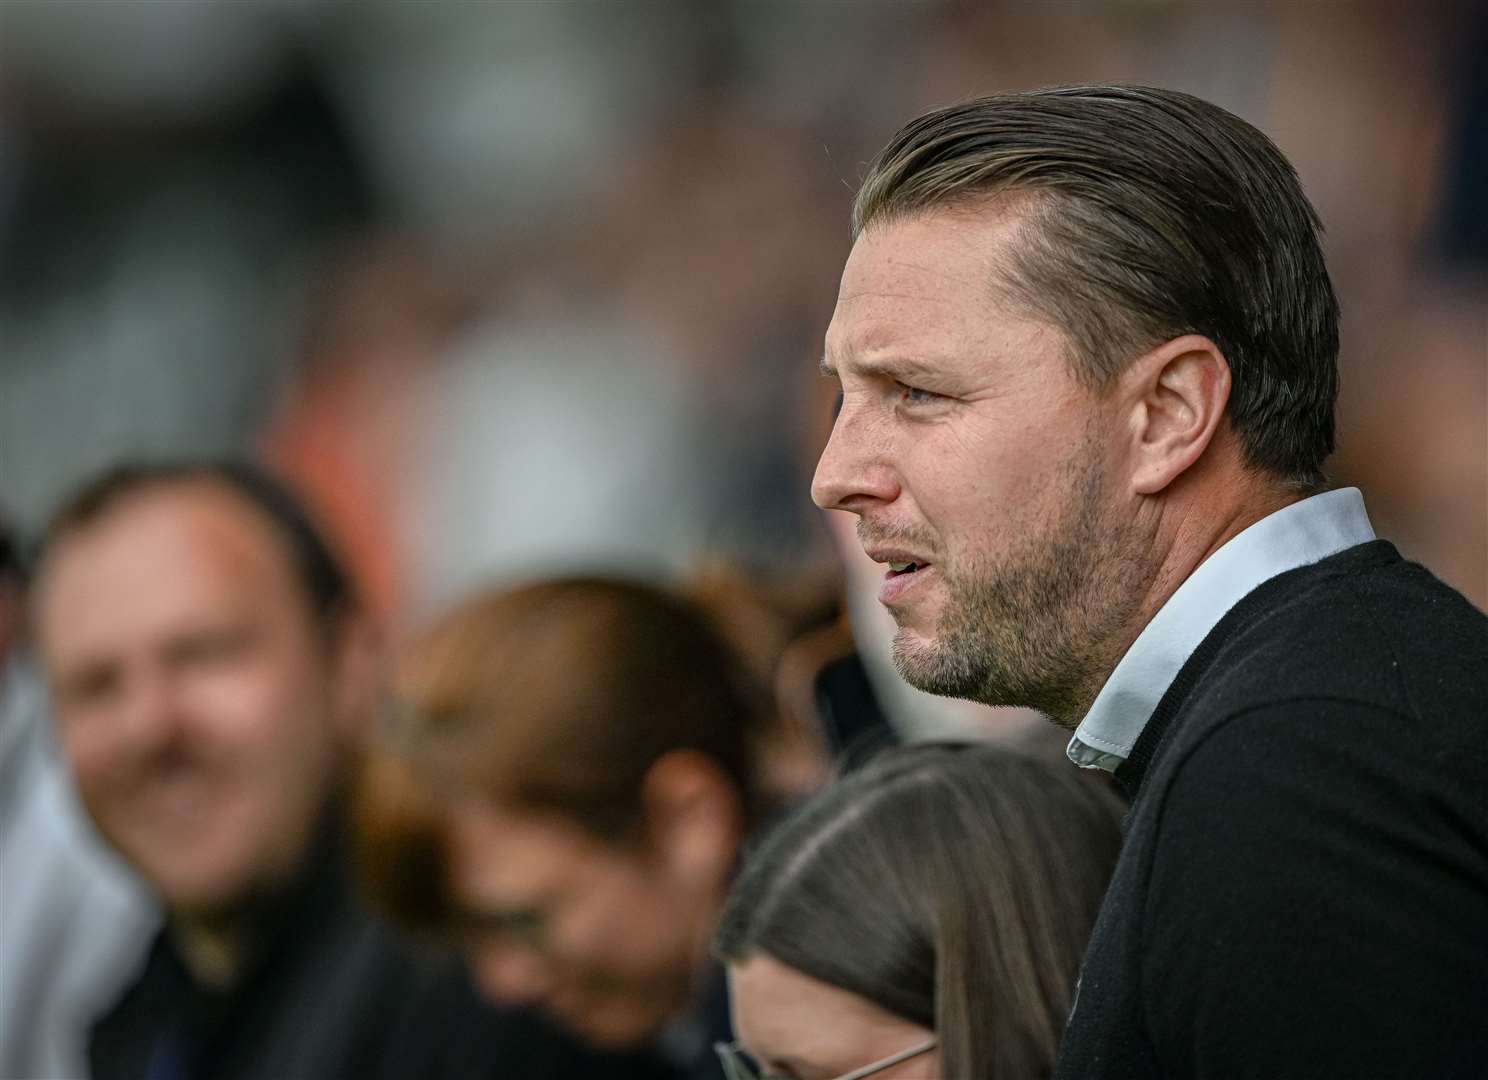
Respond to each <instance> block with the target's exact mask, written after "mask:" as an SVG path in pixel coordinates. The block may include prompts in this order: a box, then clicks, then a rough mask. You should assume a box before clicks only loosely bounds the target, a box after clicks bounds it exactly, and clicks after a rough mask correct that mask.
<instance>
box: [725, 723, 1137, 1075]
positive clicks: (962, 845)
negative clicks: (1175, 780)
mask: <svg viewBox="0 0 1488 1080" xmlns="http://www.w3.org/2000/svg"><path fill="white" fill-rule="evenodd" d="M1121 813H1122V805H1121V802H1120V800H1119V799H1118V798H1117V797H1116V795H1115V794H1114V793H1113V792H1112V791H1111V790H1110V789H1109V787H1107V786H1105V785H1104V784H1101V783H1100V782H1098V781H1095V780H1092V778H1091V777H1089V776H1085V775H1081V774H1079V773H1077V772H1075V771H1074V770H1071V769H1068V768H1066V767H1060V766H1057V765H1052V764H1049V763H1045V762H1042V761H1039V760H1036V759H1033V758H1028V757H1023V756H1020V755H1018V754H1016V753H1014V752H1012V751H1009V750H1006V749H1002V748H999V747H996V746H994V745H989V744H979V745H965V744H945V743H929V744H921V745H917V746H911V747H906V748H903V749H900V750H895V751H890V752H888V753H886V754H884V755H882V756H881V757H880V758H878V759H876V760H875V761H874V762H872V763H871V764H870V765H869V766H868V767H866V768H865V769H863V770H861V771H859V772H856V773H853V774H850V775H849V776H848V777H847V778H846V779H844V780H842V781H840V782H839V783H837V784H836V785H834V786H833V787H831V788H829V789H827V790H826V791H825V792H823V793H822V794H821V795H818V796H817V797H816V798H815V799H813V800H812V801H811V802H809V803H807V804H806V805H804V806H803V807H802V808H801V809H800V810H798V811H797V812H796V813H795V814H794V815H793V816H792V817H791V818H790V819H788V820H787V821H786V822H785V823H784V824H783V825H781V826H780V827H779V828H778V829H777V830H776V831H774V832H773V833H771V834H770V835H769V836H768V837H767V839H766V841H765V843H764V844H763V845H762V846H761V847H760V849H759V850H758V851H757V852H755V853H752V854H751V855H750V856H749V857H748V858H747V860H746V862H745V865H744V869H743V870H742V872H741V873H740V875H739V878H738V880H737V881H736V882H735V883H734V887H733V890H732V891H731V893H730V894H729V898H728V902H727V904H726V906H725V909H724V913H723V916H722V919H721V922H720V926H719V931H718V935H717V940H716V943H715V950H716V952H717V953H718V955H719V956H721V957H722V958H723V959H724V960H725V961H726V962H727V963H728V966H729V982H730V988H731V991H732V997H733V1008H734V1016H735V1028H736V1031H737V1034H738V1037H739V1041H740V1043H741V1044H742V1045H743V1046H744V1047H745V1048H746V1049H747V1050H748V1051H749V1053H750V1054H751V1055H752V1056H753V1057H754V1058H755V1060H756V1061H757V1062H758V1063H759V1064H760V1066H761V1067H762V1068H763V1069H764V1070H765V1071H767V1072H769V1073H771V1074H774V1073H779V1074H781V1075H784V1076H787V1077H791V1078H794V1080H829V1078H832V1077H837V1076H841V1075H844V1074H847V1073H849V1072H851V1071H853V1070H855V1069H860V1068H863V1067H866V1066H868V1065H870V1064H872V1063H873V1062H875V1061H878V1060H881V1059H886V1058H889V1057H892V1056H893V1055H895V1054H896V1053H899V1052H903V1051H906V1050H911V1049H913V1048H915V1047H917V1046H923V1045H924V1044H925V1043H926V1042H928V1041H929V1040H931V1039H934V1040H935V1041H936V1047H935V1049H934V1051H933V1052H931V1053H930V1054H925V1055H920V1056H916V1057H913V1058H910V1059H908V1060H906V1061H905V1062H904V1063H903V1064H902V1065H896V1066H893V1067H891V1068H889V1069H885V1070H884V1071H883V1072H882V1073H881V1074H878V1073H875V1074H874V1075H875V1076H878V1075H882V1076H883V1077H884V1080H890V1078H891V1077H893V1078H898V1077H905V1078H908V1077H916V1078H922V1077H929V1076H936V1077H940V1076H944V1077H958V1078H965V1080H996V1078H1023V1077H1032V1076H1045V1075H1048V1073H1049V1070H1050V1068H1051V1066H1052V1064H1053V1060H1054V1054H1055V1051H1056V1049H1057V1046H1058V1042H1059V1036H1060V1032H1061V1030H1062V1027H1063V1024H1064V1019H1065V1017H1066V1016H1067V1015H1068V1012H1069V1008H1070V1005H1071V1002H1072V998H1073V987H1074V982H1075V975H1076V970H1077V968H1078V966H1079V960H1080V956H1081V953H1082V952H1083V950H1084V947H1085V942H1086V939H1087V937H1088V936H1089V933H1090V929H1091V926H1092V925H1093V923H1094V920H1095V914H1096V911H1097V909H1098V908H1099V906H1100V901H1101V896H1102V894H1103V893H1104V891H1105V887H1106V883H1107V880H1108V879H1109V877H1110V873H1111V870H1112V868H1113V867H1114V865H1115V862H1116V856H1117V853H1118V851H1119V849H1120V846H1121V830H1120V821H1121ZM932 1054H933V1055H934V1056H932Z"/></svg>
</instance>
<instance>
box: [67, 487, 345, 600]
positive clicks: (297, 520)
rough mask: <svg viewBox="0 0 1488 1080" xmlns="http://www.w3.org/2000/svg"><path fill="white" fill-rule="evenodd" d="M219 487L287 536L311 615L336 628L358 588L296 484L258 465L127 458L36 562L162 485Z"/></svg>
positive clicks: (71, 508) (85, 495) (71, 502)
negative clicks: (292, 488) (288, 485)
mask: <svg viewBox="0 0 1488 1080" xmlns="http://www.w3.org/2000/svg"><path fill="white" fill-rule="evenodd" d="M197 483H205V484H209V485H215V486H217V487H219V488H221V489H223V490H225V491H227V492H228V493H230V494H232V495H234V496H236V497H237V498H239V499H242V500H243V502H244V503H246V504H247V505H248V506H249V507H251V508H252V509H253V510H254V511H255V512H256V513H258V514H260V515H261V516H262V517H263V519H264V520H265V521H267V522H268V523H269V525H270V526H271V527H272V528H273V530H274V532H276V533H277V534H278V535H279V536H280V538H281V539H282V540H283V542H284V547H285V551H286V553H287V555H288V558H289V561H290V566H291V569H292V570H293V572H294V575H295V578H296V580H298V582H299V584H300V586H301V589H302V590H303V593H304V597H305V600H306V604H307V606H308V608H309V610H310V613H311V614H312V615H313V616H314V617H315V619H316V621H317V622H318V623H319V624H320V625H321V627H322V629H329V628H332V627H333V626H335V625H337V624H338V623H339V619H340V617H341V616H343V615H347V614H349V613H350V612H351V611H353V610H354V609H355V607H356V605H357V596H356V590H355V588H354V586H353V584H352V580H351V577H350V575H349V574H348V573H347V572H346V569H345V568H344V567H343V566H342V564H341V562H340V560H339V559H338V558H337V556H336V554H335V552H334V551H333V550H332V549H331V546H330V544H329V543H327V542H326V539H325V537H324V536H323V535H322V534H321V532H320V531H319V529H317V528H316V525H315V523H314V521H313V520H312V519H311V517H310V514H309V512H308V511H307V510H306V509H305V507H304V505H303V504H302V503H301V502H300V501H299V500H298V499H297V498H296V497H295V496H294V495H293V494H291V493H290V491H289V489H288V488H286V487H285V486H284V485H283V484H281V483H280V482H279V481H278V480H276V479H275V478H274V477H273V476H271V475H270V474H269V473H267V472H265V471H264V470H263V469H261V468H259V467H258V466H256V465H252V464H249V463H248V462H245V461H239V460H235V459H228V460H220V461H148V462H139V461H135V462H125V463H123V464H119V465H115V466H113V467H111V468H109V469H108V470H106V471H105V472H102V473H100V474H98V475H97V476H95V477H94V478H93V479H91V480H89V481H87V482H85V483H84V484H83V486H82V487H80V488H79V489H78V490H77V491H76V492H74V493H73V494H72V495H71V496H70V497H69V498H68V499H67V500H66V501H64V502H63V503H62V505H61V506H60V507H59V508H58V509H57V511H56V512H55V513H54V514H53V515H52V518H51V521H50V522H49V523H48V524H47V527H46V531H45V532H44V533H43V534H42V541H41V548H40V551H39V553H38V555H37V565H38V566H42V565H44V564H45V562H46V559H47V557H48V555H49V554H50V553H52V552H53V551H55V549H56V548H57V547H58V545H60V544H61V543H62V542H63V541H64V540H66V539H67V538H68V537H70V536H72V535H73V534H75V533H79V532H82V531H83V530H85V529H87V528H89V527H91V526H92V525H94V524H96V523H98V522H100V521H102V520H103V519H104V518H105V517H107V516H108V515H109V513H111V512H112V511H113V510H115V509H118V508H119V507H122V506H123V505H125V504H126V503H128V502H130V501H132V500H133V499H135V498H137V497H139V496H143V495H146V494H149V493H152V492H155V491H161V490H165V489H170V488H177V487H181V486H184V485H188V484H197Z"/></svg>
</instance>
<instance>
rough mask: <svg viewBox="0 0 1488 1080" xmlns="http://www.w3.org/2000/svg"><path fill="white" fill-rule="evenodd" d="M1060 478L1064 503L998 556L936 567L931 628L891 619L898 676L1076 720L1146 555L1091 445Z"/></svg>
mask: <svg viewBox="0 0 1488 1080" xmlns="http://www.w3.org/2000/svg"><path fill="white" fill-rule="evenodd" d="M1065 478H1066V483H1065V491H1066V501H1065V504H1064V505H1063V506H1062V507H1061V508H1060V512H1059V516H1058V517H1057V518H1056V519H1055V520H1054V521H1053V522H1052V523H1051V524H1050V525H1049V526H1048V527H1047V528H1045V529H1043V530H1041V531H1040V532H1038V533H1037V534H1034V533H1033V532H1031V531H1029V532H1024V533H1023V534H1022V535H1020V536H1019V537H1018V538H1017V541H1016V542H1015V544H1014V546H1013V547H1012V548H1011V549H1010V550H1008V551H1006V552H1005V553H1003V554H1001V555H998V556H995V557H993V556H981V557H978V558H975V559H972V560H969V561H968V562H967V564H966V565H965V566H951V565H944V564H942V565H940V566H938V567H937V571H938V573H939V574H940V577H941V581H942V582H943V584H944V587H945V590H946V594H947V595H946V603H945V607H944V610H943V611H942V613H941V616H940V619H939V622H938V625H937V626H936V627H935V633H934V636H933V638H929V639H926V638H923V637H921V636H919V635H917V634H914V633H913V632H911V631H909V630H906V629H904V628H902V627H901V628H900V630H899V632H898V633H897V634H896V635H895V637H894V646H893V655H894V665H895V667H896V668H898V670H899V674H900V675H901V676H903V678H904V679H905V681H906V682H908V683H909V684H910V685H912V686H915V687H918V688H919V689H921V690H924V691H927V692H929V693H932V694H939V695H943V696H946V697H959V698H969V699H971V700H973V701H979V702H981V703H983V704H985V705H1014V706H1025V707H1029V708H1033V709H1037V710H1039V711H1040V712H1042V713H1044V714H1046V715H1047V716H1048V717H1049V718H1050V719H1052V720H1053V721H1054V722H1055V723H1057V724H1059V725H1060V726H1062V727H1067V728H1071V729H1073V728H1074V727H1075V726H1076V725H1077V724H1078V723H1079V720H1080V718H1081V716H1082V715H1083V714H1084V712H1085V710H1086V709H1088V707H1089V705H1090V702H1091V701H1092V700H1093V699H1094V697H1095V694H1096V693H1097V692H1098V691H1099V689H1100V687H1101V685H1102V684H1103V683H1104V682H1105V680H1106V678H1107V677H1108V676H1109V674H1110V671H1111V668H1112V666H1114V664H1115V662H1116V660H1117V659H1118V658H1119V653H1120V651H1121V650H1122V649H1123V648H1124V647H1125V645H1126V643H1127V639H1128V637H1129V627H1130V624H1131V622H1132V620H1133V618H1134V617H1135V614H1136V611H1137V608H1138V607H1139V605H1140V603H1141V597H1142V595H1143V593H1144V588H1145V584H1146V582H1147V580H1148V578H1149V576H1150V575H1149V568H1150V564H1151V561H1152V558H1153V554H1152V544H1151V538H1150V537H1145V536H1143V535H1141V534H1139V533H1138V531H1137V530H1136V529H1135V528H1134V527H1133V526H1132V525H1130V524H1129V523H1124V522H1119V521H1117V520H1115V515H1114V514H1112V513H1110V512H1109V510H1108V509H1107V507H1108V502H1107V499H1106V492H1105V487H1106V485H1105V483H1104V481H1103V479H1102V474H1101V467H1100V461H1099V459H1098V458H1097V457H1096V455H1095V454H1094V452H1093V447H1091V446H1087V447H1085V448H1082V451H1081V452H1080V453H1079V454H1077V455H1076V457H1075V458H1073V459H1072V460H1071V461H1070V463H1069V464H1068V466H1067V468H1066V470H1065Z"/></svg>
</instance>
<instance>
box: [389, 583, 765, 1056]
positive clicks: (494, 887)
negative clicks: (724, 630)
mask: <svg viewBox="0 0 1488 1080" xmlns="http://www.w3.org/2000/svg"><path fill="white" fill-rule="evenodd" d="M400 691H401V694H402V696H403V699H404V701H405V704H406V712H407V715H406V717H405V723H406V725H407V727H406V730H403V731H400V732H397V733H395V737H394V739H393V745H392V746H391V748H390V752H389V755H388V756H386V757H385V758H383V759H380V761H379V763H378V766H377V768H378V769H379V770H380V775H379V774H378V773H373V774H372V775H371V777H370V779H369V786H368V791H367V795H366V798H365V799H364V800H363V805H364V818H363V821H364V824H363V828H362V834H363V837H364V841H365V844H364V846H365V848H366V850H367V851H368V852H369V854H368V856H367V858H366V860H365V862H366V863H367V864H368V866H369V869H370V873H371V875H372V878H373V882H372V883H373V887H374V891H375V892H377V893H378V894H380V896H381V899H382V901H383V905H384V907H386V908H388V909H389V910H390V911H391V913H392V914H393V915H394V917H395V918H397V919H398V920H399V921H400V922H402V923H404V924H405V925H410V926H413V927H415V928H417V927H419V926H423V927H425V928H427V929H432V930H438V931H443V932H445V933H452V934H454V935H455V939H456V941H457V943H458V944H459V945H460V946H461V948H462V949H463V951H465V953H466V955H467V957H468V959H469V960H470V962H471V967H472V969H473V972H474V974H475V976H476V981H477V984H478V985H479V986H480V988H481V989H482V990H483V992H484V993H485V994H486V996H487V997H488V998H490V999H492V1000H494V1001H496V1002H498V1003H531V1004H537V1005H540V1006H542V1007H544V1008H545V1009H547V1010H548V1011H549V1012H550V1013H552V1014H553V1015H554V1016H555V1018H557V1019H558V1020H559V1021H560V1022H562V1023H564V1024H565V1025H566V1026H568V1027H569V1028H571V1029H572V1030H574V1031H575V1032H577V1033H578V1034H580V1035H582V1036H584V1037H586V1038H587V1039H589V1040H590V1041H591V1042H594V1043H596V1044H600V1045H606V1046H624V1045H633V1044H639V1043H641V1042H643V1041H645V1040H647V1039H649V1038H650V1037H652V1036H654V1035H656V1034H657V1033H658V1032H659V1031H660V1029H661V1028H662V1027H664V1026H665V1024H666V1023H667V1022H668V1021H669V1020H671V1019H673V1018H675V1017H677V1016H678V1015H681V1014H682V1013H684V1012H686V1010H687V1009H688V1008H690V1007H691V1005H692V1004H693V997H694V995H695V993H696V992H697V990H698V981H699V977H700V974H701V973H702V971H703V970H705V965H706V960H707V948H708V940H709V938H710V937H711V934H712V931H713V927H714V924H715V920H716V917H717V913H718V908H719V906H720V905H721V903H722V899H723V894H724V892H725V890H726V888H727V882H728V879H729V877H730V875H731V874H732V872H733V867H734V863H735V860H736V858H737V852H738V848H739V845H740V843H741V841H742V838H743V836H744V833H745V831H746V830H747V828H748V827H749V825H750V823H751V821H752V820H753V817H754V815H755V812H756V805H757V792H756V785H755V776H756V773H755V769H754V765H753V757H754V749H755V747H754V745H753V744H754V742H755V740H756V739H757V737H758V735H759V719H760V716H759V711H758V705H759V702H758V700H757V695H756V694H755V693H754V692H753V691H752V689H751V688H750V684H749V682H748V680H747V678H746V676H745V671H744V668H743V667H742V666H741V664H740V663H739V662H738V660H737V659H736V657H735V654H734V653H733V652H732V651H731V650H730V648H729V647H728V645H727V644H726V643H725V641H724V640H723V638H722V637H721V636H720V634H719V633H718V632H717V631H716V630H715V629H714V626H713V625H712V623H711V622H710V620H709V619H708V618H707V617H705V615H704V614H703V612H702V611H700V610H699V609H697V608H696V607H695V606H693V605H692V604H691V603H689V602H687V601H684V600H682V599H680V598H678V597H675V596H673V595H671V594H668V593H664V592H662V591H660V590H657V589H653V588H650V587H647V586H643V585H638V584H627V583H621V582H617V581H607V580H600V579H587V578H569V579H560V580H552V581H546V582H540V583H536V584H531V585H527V586H524V587H519V588H516V589H513V590H510V591H505V592H493V593H488V594H485V595H482V596H479V597H477V598H475V599H473V600H472V601H470V602H469V603H467V604H465V605H464V606H462V607H460V608H459V609H457V610H456V611H455V612H454V613H453V614H451V615H449V616H448V617H447V618H445V619H444V620H443V621H442V622H440V623H439V624H438V625H437V626H436V627H435V628H434V629H433V631H432V632H431V633H430V634H429V635H427V636H426V637H425V638H424V639H423V640H422V641H421V642H419V643H418V644H417V645H416V646H415V648H414V650H413V651H412V653H411V654H410V656H409V657H408V658H407V662H406V664H405V665H404V667H403V669H402V673H401V678H400ZM419 867H422V869H418V868H419ZM410 875H413V876H410Z"/></svg>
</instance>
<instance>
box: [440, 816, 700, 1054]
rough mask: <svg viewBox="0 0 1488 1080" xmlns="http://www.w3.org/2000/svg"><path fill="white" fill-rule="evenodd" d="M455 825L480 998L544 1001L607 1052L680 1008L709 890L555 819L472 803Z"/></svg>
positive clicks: (457, 897)
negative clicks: (696, 890) (691, 886)
mask: <svg viewBox="0 0 1488 1080" xmlns="http://www.w3.org/2000/svg"><path fill="white" fill-rule="evenodd" d="M452 825H453V828H452V830H451V834H450V850H449V856H450V887H451V891H452V893H453V897H454V902H455V906H456V908H457V910H458V911H459V913H460V914H459V922H460V927H461V932H462V938H463V947H464V950H465V953H466V956H467V957H468V959H469V961H470V966H471V969H472V971H473V972H474V973H475V976H476V981H477V984H478V985H479V986H480V988H481V991H482V993H483V994H484V995H485V996H486V997H487V998H488V999H489V1000H491V1001H493V1002H495V1003H497V1004H505V1005H521V1004H528V1005H538V1006H541V1007H542V1008H543V1009H544V1010H545V1011H547V1012H548V1013H550V1014H551V1015H552V1016H553V1017H554V1019H556V1020H557V1021H558V1022H559V1023H561V1024H562V1025H563V1026H565V1027H567V1028H568V1029H569V1030H571V1031H573V1032H574V1033H575V1034H577V1035H579V1036H581V1037H583V1038H584V1039H586V1040H588V1041H589V1042H591V1043H593V1044H594V1045H596V1046H601V1047H607V1048H625V1047H631V1046H636V1045H639V1044H641V1043H643V1042H645V1041H647V1040H649V1039H652V1038H654V1037H655V1036H656V1035H657V1034H658V1033H659V1032H660V1030H661V1029H662V1028H663V1027H664V1026H665V1024H666V1023H667V1021H668V1020H670V1019H672V1018H673V1017H674V1016H677V1015H679V1014H681V1013H682V1012H684V1011H685V1010H686V1009H687V1008H688V1006H689V1005H690V1004H691V1001H692V997H693V994H694V992H695V990H696V987H695V985H694V983H695V980H696V977H697V969H698V967H699V964H700V961H701V959H702V957H703V956H704V955H705V953H704V951H703V950H704V949H705V948H706V943H707V939H708V938H707V935H708V934H709V932H710V931H711V928H712V922H711V920H712V918H713V915H714V911H713V910H712V907H711V906H710V905H711V904H716V897H714V898H710V899H709V901H708V902H707V903H705V902H704V901H703V900H702V899H701V898H699V897H697V896H694V895H692V894H691V893H690V892H689V890H688V889H687V888H686V887H685V886H684V885H681V884H679V883H678V882H676V881H674V880H672V878H671V877H670V875H669V874H668V872H667V870H666V868H665V867H664V866H663V865H662V864H661V862H660V860H655V859H652V858H649V857H648V856H647V854H646V853H645V852H644V851H642V850H633V849H631V848H628V847H618V846H614V845H611V844H607V843H604V842H602V841H601V840H599V839H597V838H595V837H594V836H592V835H590V834H589V833H588V832H586V831H585V830H584V829H582V828H581V827H580V826H578V825H576V824H574V823H572V822H570V821H568V820H566V819H564V818H562V817H558V816H556V815H540V814H536V813H532V812H526V811H518V810H510V809H504V808H500V807H496V806H492V805H490V804H488V803H484V802H471V803H466V804H465V805H464V806H463V807H462V808H461V809H459V810H457V811H456V812H455V814H454V816H453V819H452Z"/></svg>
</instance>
